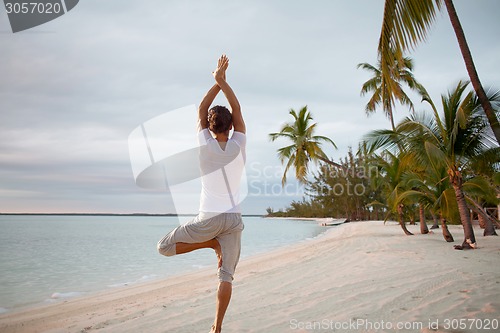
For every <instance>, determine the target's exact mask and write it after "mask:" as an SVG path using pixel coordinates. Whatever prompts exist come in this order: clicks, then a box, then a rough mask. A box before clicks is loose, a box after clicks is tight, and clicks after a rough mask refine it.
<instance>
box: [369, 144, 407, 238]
mask: <svg viewBox="0 0 500 333" xmlns="http://www.w3.org/2000/svg"><path fill="white" fill-rule="evenodd" d="M375 158H376V161H375V162H374V163H375V165H376V166H377V167H378V168H379V170H380V173H379V177H377V179H376V181H377V182H378V185H377V187H378V188H379V189H380V190H381V193H382V196H383V197H384V198H385V203H380V202H376V203H372V204H371V205H372V206H375V205H381V204H382V205H384V206H385V207H386V208H387V215H386V217H385V220H386V221H387V219H388V218H389V216H390V214H391V213H393V214H397V216H398V221H399V225H400V226H401V229H403V232H404V233H405V234H406V235H413V234H412V233H411V232H410V231H409V230H408V229H407V228H406V224H405V221H404V209H405V201H404V200H401V193H403V192H405V191H406V189H405V188H404V185H403V182H402V177H403V175H404V174H405V173H406V172H407V171H408V170H409V169H410V168H411V167H412V162H413V161H412V158H411V157H410V155H409V154H406V153H404V152H400V153H399V154H398V155H395V154H393V153H391V152H389V151H385V152H384V153H383V156H378V155H375Z"/></svg>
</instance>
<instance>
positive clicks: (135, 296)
mask: <svg viewBox="0 0 500 333" xmlns="http://www.w3.org/2000/svg"><path fill="white" fill-rule="evenodd" d="M408 228H409V230H410V231H412V232H414V233H415V235H414V236H404V235H403V233H402V231H401V228H400V227H399V226H398V225H397V224H395V223H388V224H386V225H384V224H383V223H382V222H355V223H347V224H344V225H342V226H340V227H334V228H331V229H330V230H329V231H328V232H327V233H326V234H325V235H323V236H320V237H318V238H317V239H314V240H310V241H305V242H301V243H299V244H296V245H293V246H289V247H286V248H283V249H280V250H277V251H274V252H271V253H266V254H264V255H260V256H255V257H251V258H248V259H245V260H243V261H241V262H240V264H239V266H238V269H237V272H236V275H235V281H234V290H233V298H232V301H231V304H230V306H229V310H228V313H227V315H226V319H225V321H224V327H223V328H224V330H223V331H225V332H312V331H318V332H320V331H325V332H327V331H330V332H333V331H335V332H435V331H439V332H498V331H499V330H500V328H499V326H498V325H499V323H498V321H499V320H500V265H499V264H500V238H499V237H483V236H482V231H481V230H480V229H475V232H476V237H477V241H478V245H479V247H480V248H479V249H478V250H469V251H457V250H453V243H446V242H445V241H444V240H443V237H442V235H441V231H440V230H435V233H432V234H428V235H420V234H419V233H418V232H419V229H418V228H419V227H418V225H416V226H408ZM450 231H451V232H452V234H453V235H454V237H455V239H456V242H455V244H460V243H461V242H462V237H463V232H462V228H461V226H450ZM215 273H216V267H214V268H213V269H205V270H201V271H197V272H195V273H192V274H186V275H182V276H178V277H173V278H169V279H166V280H161V281H155V282H150V283H147V284H143V285H136V286H129V287H124V288H120V289H115V290H113V291H108V292H103V293H100V294H95V295H92V296H88V297H84V298H78V299H72V300H68V301H66V302H64V303H60V304H55V305H49V306H44V307H37V308H33V309H26V310H23V311H20V312H12V313H6V314H3V315H1V316H0V332H3V333H7V332H134V333H135V332H153V333H154V332H175V333H181V332H190V333H193V332H208V331H209V330H210V326H211V324H212V320H213V314H214V307H215V291H216V286H217V278H216V275H215ZM481 327H482V328H483V329H482V330H480V329H479V328H481ZM485 328H489V329H485ZM495 328H496V329H495Z"/></svg>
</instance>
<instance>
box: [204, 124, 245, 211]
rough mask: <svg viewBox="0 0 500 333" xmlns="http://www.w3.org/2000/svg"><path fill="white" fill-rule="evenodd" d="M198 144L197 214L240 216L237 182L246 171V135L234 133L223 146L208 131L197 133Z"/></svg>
mask: <svg viewBox="0 0 500 333" xmlns="http://www.w3.org/2000/svg"><path fill="white" fill-rule="evenodd" d="M198 142H199V144H200V169H201V175H202V176H201V198H200V212H213V213H241V210H240V206H239V204H240V181H241V176H242V173H243V170H244V168H245V160H246V154H245V146H246V136H245V134H244V133H241V132H234V133H233V135H232V136H231V138H229V139H228V141H227V143H226V147H225V148H224V149H222V148H221V146H220V145H219V142H217V140H216V139H215V138H213V137H212V135H211V134H210V132H209V130H208V129H206V128H205V129H203V130H201V131H200V132H199V133H198Z"/></svg>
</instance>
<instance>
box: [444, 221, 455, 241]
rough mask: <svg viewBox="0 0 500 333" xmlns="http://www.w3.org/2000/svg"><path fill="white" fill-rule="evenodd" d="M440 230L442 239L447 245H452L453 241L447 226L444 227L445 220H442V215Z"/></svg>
mask: <svg viewBox="0 0 500 333" xmlns="http://www.w3.org/2000/svg"><path fill="white" fill-rule="evenodd" d="M441 230H442V231H443V237H444V240H445V241H447V242H448V243H452V242H454V241H455V240H454V239H453V236H452V235H451V233H450V230H448V226H447V225H446V219H445V218H443V216H442V215H441Z"/></svg>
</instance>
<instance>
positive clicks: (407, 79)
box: [358, 57, 423, 130]
mask: <svg viewBox="0 0 500 333" xmlns="http://www.w3.org/2000/svg"><path fill="white" fill-rule="evenodd" d="M358 68H362V69H365V70H367V71H369V72H370V73H371V74H372V75H373V76H372V78H371V79H369V80H368V81H366V82H365V83H364V84H363V87H362V88H361V96H364V95H365V94H367V93H369V92H373V95H372V97H371V98H370V100H369V101H368V103H367V104H366V107H365V111H366V114H367V115H370V114H371V113H374V112H375V111H376V108H377V106H379V105H380V104H381V105H382V109H383V111H384V112H385V115H386V116H387V118H389V120H390V122H391V127H392V129H393V130H394V129H395V125H394V115H393V108H394V106H395V102H396V100H397V101H399V102H400V103H401V104H402V105H406V106H408V107H409V108H410V110H414V107H413V103H412V101H411V100H410V98H409V97H408V95H406V93H405V92H404V90H403V88H402V86H401V83H405V84H406V85H407V86H408V87H409V88H410V89H412V90H415V91H417V92H419V91H422V90H423V87H422V86H421V85H420V83H418V82H417V80H416V79H415V77H414V76H413V73H412V70H413V61H412V59H411V58H409V57H405V58H403V61H402V63H401V64H399V63H398V60H397V59H396V60H395V63H394V66H393V67H392V68H391V73H393V74H391V75H390V76H384V75H382V64H381V62H380V59H379V61H378V63H377V67H375V66H373V65H370V64H368V63H361V64H358ZM396 72H397V73H396Z"/></svg>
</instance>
